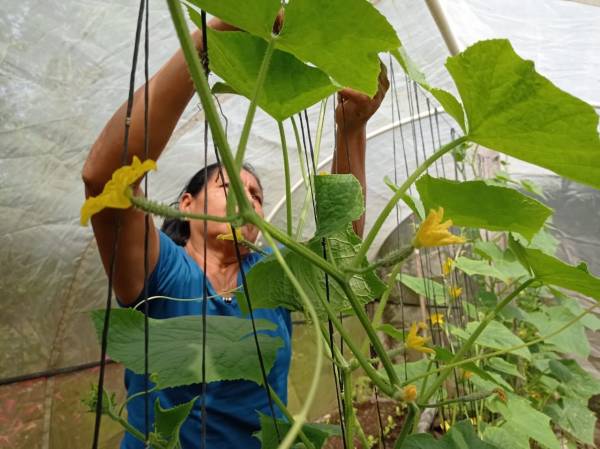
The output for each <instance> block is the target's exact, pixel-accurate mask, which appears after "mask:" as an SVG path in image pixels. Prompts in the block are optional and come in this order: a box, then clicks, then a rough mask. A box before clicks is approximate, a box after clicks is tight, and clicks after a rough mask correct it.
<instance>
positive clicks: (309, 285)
mask: <svg viewBox="0 0 600 449" xmlns="http://www.w3.org/2000/svg"><path fill="white" fill-rule="evenodd" d="M328 241H329V243H330V245H329V249H330V250H331V251H328V254H327V257H328V260H332V259H333V260H334V261H335V263H336V265H337V266H338V268H340V269H343V268H344V267H349V265H350V264H351V262H352V259H353V258H354V256H355V255H356V253H357V252H358V247H359V245H360V239H359V238H358V237H357V236H356V234H354V232H353V231H352V230H351V227H350V226H349V227H348V229H346V230H345V231H344V232H338V233H336V234H333V235H331V236H329V237H328ZM307 246H308V247H309V248H310V249H311V250H312V251H313V252H314V253H315V254H318V255H319V256H320V257H322V256H323V248H322V246H321V238H320V237H317V238H315V239H313V240H311V241H310V242H308V245H307ZM281 253H282V255H283V257H284V258H285V260H286V262H287V263H288V265H289V267H290V269H291V270H292V272H293V273H294V275H295V276H296V278H297V279H298V282H300V284H301V285H302V287H303V288H304V290H305V291H306V293H307V295H308V297H309V298H311V300H312V301H313V305H314V307H315V310H316V312H317V315H319V318H320V319H322V320H326V319H327V314H326V312H325V309H324V307H323V305H322V301H327V294H326V293H327V292H326V286H325V273H324V272H323V271H321V270H320V269H319V268H318V267H316V266H315V265H313V264H311V263H308V262H307V261H306V259H304V258H303V257H301V256H299V255H298V254H296V253H294V252H292V251H289V250H288V249H285V248H284V249H283V250H281ZM360 266H361V267H366V266H367V260H366V258H365V259H364V260H363V261H361V265H360ZM265 279H268V282H265ZM247 281H248V288H249V290H250V293H251V296H252V305H253V307H255V308H274V307H279V306H281V307H285V308H287V309H290V310H304V306H303V304H302V301H301V300H300V298H299V297H298V295H297V293H296V290H295V289H294V287H293V286H292V284H291V283H290V281H289V280H288V278H287V276H286V275H285V273H284V272H283V270H282V269H281V267H280V265H279V263H278V262H277V260H276V259H275V256H273V255H271V256H268V257H265V258H264V259H262V260H261V261H260V262H258V263H257V264H255V265H254V266H253V267H252V268H251V270H250V271H249V272H248V274H247ZM349 283H350V287H351V288H352V290H353V291H354V293H355V295H356V296H357V298H358V299H359V301H360V302H361V303H363V304H366V303H368V302H370V301H372V300H373V299H375V298H377V297H379V296H380V295H381V293H382V292H383V290H384V289H385V284H383V282H381V280H380V279H379V278H378V277H377V275H376V274H374V273H373V271H369V272H366V273H362V274H355V275H353V276H352V277H351V278H350V281H349ZM328 285H329V293H330V295H329V296H330V298H329V300H330V303H331V306H332V308H333V309H334V310H335V311H336V312H351V311H352V307H351V306H350V303H349V302H348V300H347V298H346V295H345V294H344V292H343V290H342V289H341V287H340V286H339V285H338V283H337V282H336V281H334V280H333V279H332V278H329V279H328ZM238 296H243V295H241V294H240V295H238ZM238 304H239V305H240V308H241V309H242V312H245V313H247V310H246V301H245V300H243V299H240V300H238Z"/></svg>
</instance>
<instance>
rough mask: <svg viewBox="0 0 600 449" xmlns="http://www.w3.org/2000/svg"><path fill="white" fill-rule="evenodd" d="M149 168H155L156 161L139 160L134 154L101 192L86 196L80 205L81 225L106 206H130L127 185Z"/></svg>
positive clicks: (125, 207) (122, 207) (124, 207)
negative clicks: (128, 163)
mask: <svg viewBox="0 0 600 449" xmlns="http://www.w3.org/2000/svg"><path fill="white" fill-rule="evenodd" d="M150 170H156V162H154V161H153V160H151V159H147V160H145V161H144V162H141V161H140V160H139V159H138V158H137V157H136V156H133V161H132V162H131V165H125V166H123V167H121V168H118V169H117V170H115V172H114V173H113V174H112V178H111V179H110V181H108V182H107V183H106V184H105V185H104V189H103V190H102V193H101V194H100V195H98V196H92V197H90V198H88V199H87V200H85V203H83V206H81V217H80V223H81V225H82V226H86V225H87V224H88V221H89V220H90V217H91V216H92V215H94V214H97V213H98V212H100V211H101V210H102V209H105V208H107V207H112V208H115V209H127V208H129V207H130V206H131V200H130V199H129V197H128V195H127V190H128V189H129V186H130V185H131V184H133V183H134V182H136V181H137V180H138V179H140V178H141V177H142V176H144V174H146V173H147V172H149V171H150Z"/></svg>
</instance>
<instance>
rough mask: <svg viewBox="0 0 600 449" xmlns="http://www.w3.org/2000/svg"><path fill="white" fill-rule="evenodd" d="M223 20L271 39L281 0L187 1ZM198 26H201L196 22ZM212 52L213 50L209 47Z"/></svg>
mask: <svg viewBox="0 0 600 449" xmlns="http://www.w3.org/2000/svg"><path fill="white" fill-rule="evenodd" d="M187 1H188V2H189V3H191V4H192V5H194V6H196V7H197V8H199V9H204V10H205V11H207V12H209V13H210V14H212V15H213V16H216V17H219V18H220V19H221V20H224V21H225V22H227V23H229V24H231V25H233V26H235V27H237V28H240V29H242V30H244V31H248V32H249V33H252V34H254V35H256V36H260V37H262V38H264V39H269V38H270V37H271V32H272V30H273V24H274V23H275V17H277V13H278V12H279V8H281V2H280V0H252V1H243V2H240V1H236V0H187ZM194 23H195V24H196V26H198V27H199V28H200V26H201V25H200V24H199V23H198V22H197V21H196V20H194ZM208 48H209V49H210V50H212V48H211V47H210V45H209V46H208Z"/></svg>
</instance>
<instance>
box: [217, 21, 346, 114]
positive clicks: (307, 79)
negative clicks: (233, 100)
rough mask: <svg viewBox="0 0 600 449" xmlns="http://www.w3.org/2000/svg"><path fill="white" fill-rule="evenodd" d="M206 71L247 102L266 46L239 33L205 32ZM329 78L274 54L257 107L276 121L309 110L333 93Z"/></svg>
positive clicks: (288, 57) (255, 38) (282, 55)
mask: <svg viewBox="0 0 600 449" xmlns="http://www.w3.org/2000/svg"><path fill="white" fill-rule="evenodd" d="M208 46H209V48H210V59H209V61H210V67H211V70H213V71H214V72H215V73H217V74H218V75H219V76H220V77H221V78H223V79H224V80H225V81H226V82H227V84H228V85H229V86H231V87H232V88H233V89H234V90H235V91H236V92H237V93H239V94H241V95H244V96H245V97H247V98H251V97H252V95H253V93H254V88H255V85H256V79H257V77H258V72H259V70H260V66H261V62H262V57H263V55H264V53H265V51H266V48H267V43H266V42H265V41H264V40H262V39H260V38H258V37H255V36H252V35H250V34H247V33H243V32H233V31H232V32H218V31H213V30H211V29H209V31H208ZM336 89H337V88H336V87H335V86H334V85H333V84H332V83H331V81H330V79H329V77H328V76H327V75H326V74H325V73H323V72H322V71H321V70H319V69H317V68H315V67H310V66H308V65H306V64H304V63H303V62H302V61H299V60H298V59H296V58H295V57H294V56H293V55H291V54H289V53H285V52H283V51H279V50H275V51H274V52H273V56H272V59H271V64H270V65H269V70H268V72H267V77H266V80H265V83H264V85H263V88H262V91H261V93H260V95H259V96H258V99H257V104H258V106H259V107H261V108H262V109H263V110H264V111H265V112H267V113H268V114H270V115H271V116H272V117H273V118H275V119H276V120H280V121H281V120H284V119H286V118H288V117H289V116H291V115H293V114H295V113H297V112H299V111H301V110H303V109H306V108H308V107H309V106H312V105H313V104H315V103H316V102H318V101H319V100H321V99H323V98H325V97H327V96H328V95H331V94H332V93H334V92H335V91H336Z"/></svg>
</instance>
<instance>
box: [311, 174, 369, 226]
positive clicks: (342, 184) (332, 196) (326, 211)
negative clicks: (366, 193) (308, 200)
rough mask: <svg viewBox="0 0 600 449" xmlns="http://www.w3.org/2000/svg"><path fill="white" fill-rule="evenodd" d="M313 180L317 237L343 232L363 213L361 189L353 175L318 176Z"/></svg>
mask: <svg viewBox="0 0 600 449" xmlns="http://www.w3.org/2000/svg"><path fill="white" fill-rule="evenodd" d="M314 180H315V201H316V206H317V233H316V235H317V236H325V235H329V234H332V233H334V232H337V231H343V230H344V229H346V227H347V226H348V224H350V223H352V222H353V221H354V220H358V219H359V218H360V216H361V215H362V214H363V213H364V210H365V208H364V200H363V193H362V187H361V185H360V183H359V182H358V180H357V179H356V178H355V177H354V176H353V175H319V176H315V177H314Z"/></svg>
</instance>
